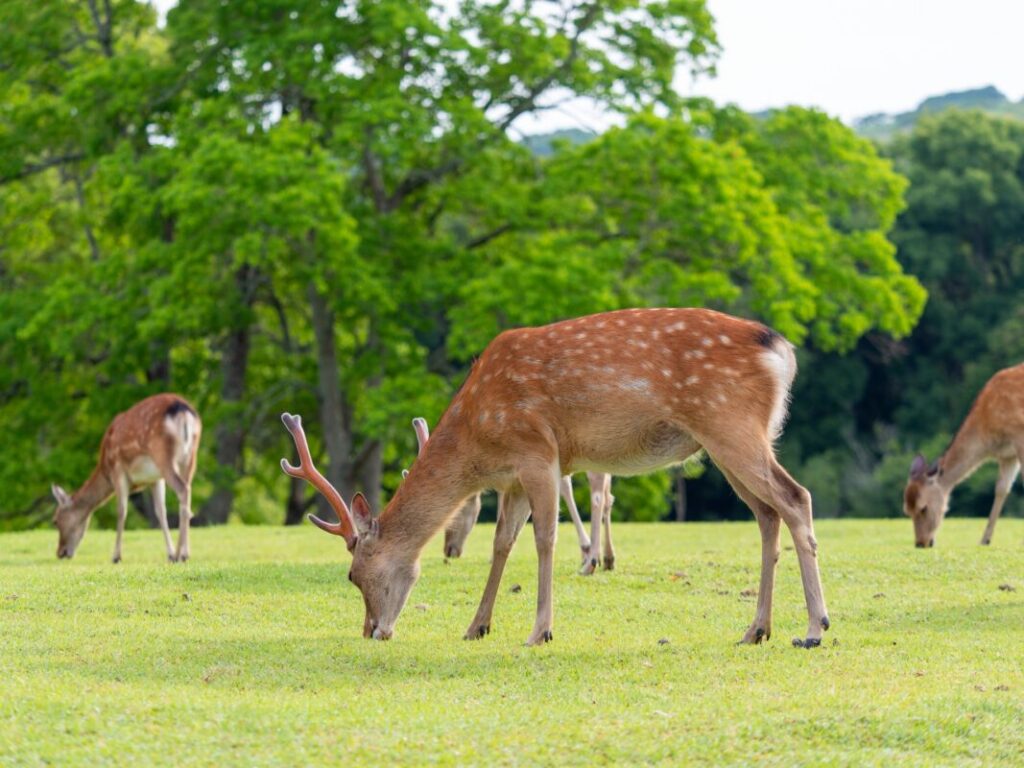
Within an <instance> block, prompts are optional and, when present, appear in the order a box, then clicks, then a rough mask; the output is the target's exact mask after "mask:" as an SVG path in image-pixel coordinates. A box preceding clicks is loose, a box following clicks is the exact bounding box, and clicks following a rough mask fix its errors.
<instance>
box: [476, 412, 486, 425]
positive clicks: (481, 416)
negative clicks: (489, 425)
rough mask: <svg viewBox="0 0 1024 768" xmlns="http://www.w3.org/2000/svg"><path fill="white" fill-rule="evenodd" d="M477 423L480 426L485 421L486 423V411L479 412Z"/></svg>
mask: <svg viewBox="0 0 1024 768" xmlns="http://www.w3.org/2000/svg"><path fill="white" fill-rule="evenodd" d="M478 421H479V422H480V423H481V424H483V423H484V422H485V421H487V411H480V417H479V419H478Z"/></svg>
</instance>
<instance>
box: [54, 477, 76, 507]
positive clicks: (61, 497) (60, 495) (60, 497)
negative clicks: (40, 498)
mask: <svg viewBox="0 0 1024 768" xmlns="http://www.w3.org/2000/svg"><path fill="white" fill-rule="evenodd" d="M50 493H52V494H53V498H55V499H56V500H57V504H59V505H60V506H62V507H66V506H67V505H68V504H70V503H71V497H70V496H68V492H67V491H65V490H64V489H63V488H61V487H60V486H59V485H57V484H56V483H54V484H53V485H51V486H50Z"/></svg>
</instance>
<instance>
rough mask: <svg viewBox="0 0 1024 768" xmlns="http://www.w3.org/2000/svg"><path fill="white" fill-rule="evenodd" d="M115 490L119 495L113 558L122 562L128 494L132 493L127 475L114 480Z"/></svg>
mask: <svg viewBox="0 0 1024 768" xmlns="http://www.w3.org/2000/svg"><path fill="white" fill-rule="evenodd" d="M114 492H115V493H116V495H117V538H116V539H115V540H114V556H113V557H112V558H111V560H112V561H113V562H115V563H120V562H121V539H122V538H123V537H124V523H125V520H126V519H127V518H128V496H129V495H130V494H131V488H130V487H129V484H128V477H127V475H125V474H123V473H122V474H121V475H120V476H119V477H118V478H117V479H116V480H115V481H114Z"/></svg>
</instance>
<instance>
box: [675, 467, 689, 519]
mask: <svg viewBox="0 0 1024 768" xmlns="http://www.w3.org/2000/svg"><path fill="white" fill-rule="evenodd" d="M673 507H674V508H675V517H676V522H677V523H683V522H686V477H685V476H684V475H683V473H682V472H681V471H680V472H679V473H678V474H677V475H676V494H675V504H674V505H673Z"/></svg>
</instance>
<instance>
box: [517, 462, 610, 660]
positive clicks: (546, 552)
mask: <svg viewBox="0 0 1024 768" xmlns="http://www.w3.org/2000/svg"><path fill="white" fill-rule="evenodd" d="M558 481H559V472H558V466H557V464H555V463H552V464H549V465H547V466H544V465H539V466H533V467H530V468H529V469H524V470H522V471H521V472H520V476H519V482H520V483H522V486H523V490H524V491H526V496H527V498H528V499H529V500H530V507H531V509H532V510H533V539H534V543H535V544H536V545H537V618H536V621H535V622H534V625H533V631H532V632H531V633H530V636H529V637H528V638H527V640H526V644H527V645H541V644H542V643H547V642H550V641H551V640H552V639H553V633H552V628H553V626H554V618H555V607H554V583H553V582H554V570H555V562H554V557H555V542H556V541H557V539H558ZM590 546H591V547H593V546H594V541H593V540H591V542H590Z"/></svg>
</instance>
